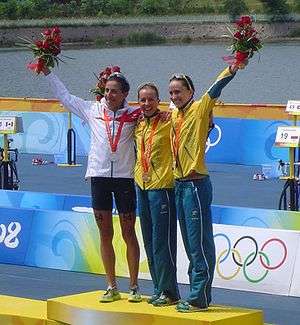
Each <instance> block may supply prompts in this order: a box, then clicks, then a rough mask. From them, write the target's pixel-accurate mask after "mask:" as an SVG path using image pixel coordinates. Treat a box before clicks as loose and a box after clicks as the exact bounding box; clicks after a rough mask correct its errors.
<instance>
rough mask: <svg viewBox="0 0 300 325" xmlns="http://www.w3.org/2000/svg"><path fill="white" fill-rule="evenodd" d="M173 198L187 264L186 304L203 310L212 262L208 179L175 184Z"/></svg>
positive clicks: (212, 266) (209, 285)
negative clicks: (187, 260)
mask: <svg viewBox="0 0 300 325" xmlns="http://www.w3.org/2000/svg"><path fill="white" fill-rule="evenodd" d="M175 197H176V208H177V213H178V219H179V224H180V230H181V235H182V239H183V243H184V247H185V250H186V253H187V256H188V259H189V262H190V263H189V269H188V275H189V280H190V294H189V296H188V298H187V301H188V302H189V303H190V304H191V305H194V306H198V307H201V308H205V307H208V306H209V304H210V302H211V284H212V280H213V275H214V268H215V263H216V257H215V245H214V239H213V230H212V216H211V202H212V186H211V182H210V179H209V176H207V177H204V178H202V179H199V180H194V181H176V184H175Z"/></svg>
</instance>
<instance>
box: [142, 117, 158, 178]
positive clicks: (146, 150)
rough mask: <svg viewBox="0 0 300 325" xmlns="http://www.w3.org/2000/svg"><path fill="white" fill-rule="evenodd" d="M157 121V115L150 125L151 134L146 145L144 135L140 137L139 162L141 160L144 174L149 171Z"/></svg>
mask: <svg viewBox="0 0 300 325" xmlns="http://www.w3.org/2000/svg"><path fill="white" fill-rule="evenodd" d="M159 120H160V115H159V114H158V115H157V116H156V117H155V119H154V121H153V123H152V127H151V132H150V135H149V138H148V141H147V143H146V139H145V133H143V136H142V141H141V160H142V167H143V172H144V173H147V172H148V171H149V167H150V157H151V151H152V144H153V138H154V133H155V131H156V129H157V126H158V122H159Z"/></svg>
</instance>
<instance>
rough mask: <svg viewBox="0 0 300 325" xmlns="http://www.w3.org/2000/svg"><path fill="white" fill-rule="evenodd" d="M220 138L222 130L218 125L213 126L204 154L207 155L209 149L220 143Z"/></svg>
mask: <svg viewBox="0 0 300 325" xmlns="http://www.w3.org/2000/svg"><path fill="white" fill-rule="evenodd" d="M215 133H217V135H215ZM221 138H222V130H221V128H220V127H219V125H217V124H215V126H214V128H213V130H212V132H211V134H210V135H209V137H208V138H207V140H206V148H205V153H207V152H208V150H209V149H210V148H211V147H215V146H216V145H217V144H218V143H219V142H220V141H221Z"/></svg>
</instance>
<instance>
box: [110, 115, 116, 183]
mask: <svg viewBox="0 0 300 325" xmlns="http://www.w3.org/2000/svg"><path fill="white" fill-rule="evenodd" d="M115 117H116V112H114V118H113V125H112V135H111V137H112V141H113V142H114V140H115V139H114V138H115ZM113 174H114V162H113V161H110V177H113Z"/></svg>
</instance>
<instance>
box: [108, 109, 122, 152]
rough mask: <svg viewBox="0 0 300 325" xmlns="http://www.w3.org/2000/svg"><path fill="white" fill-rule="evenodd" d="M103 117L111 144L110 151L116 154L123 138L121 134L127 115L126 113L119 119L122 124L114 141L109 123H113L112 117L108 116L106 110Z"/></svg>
mask: <svg viewBox="0 0 300 325" xmlns="http://www.w3.org/2000/svg"><path fill="white" fill-rule="evenodd" d="M103 115H104V118H103V120H104V122H105V128H106V134H107V137H108V141H109V144H110V149H111V152H112V153H114V152H116V151H117V147H118V144H119V141H120V138H121V132H122V129H123V126H124V122H125V120H126V116H127V114H126V112H125V113H124V114H123V115H122V116H121V117H120V118H119V119H117V120H118V121H119V122H120V124H119V127H118V130H117V134H116V136H115V138H114V139H113V136H112V134H111V131H110V127H109V122H110V121H111V119H110V117H109V115H108V114H107V112H106V110H105V109H104V113H103Z"/></svg>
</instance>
